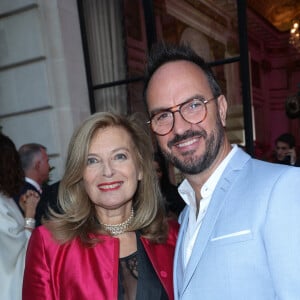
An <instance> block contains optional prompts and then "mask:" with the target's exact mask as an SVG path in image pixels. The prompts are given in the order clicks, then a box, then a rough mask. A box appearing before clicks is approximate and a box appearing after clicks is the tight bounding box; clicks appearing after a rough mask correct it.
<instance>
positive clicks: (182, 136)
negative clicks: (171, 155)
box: [167, 129, 207, 148]
mask: <svg viewBox="0 0 300 300" xmlns="http://www.w3.org/2000/svg"><path fill="white" fill-rule="evenodd" d="M195 136H196V137H203V138H204V139H206V138H207V132H206V131H205V130H204V129H203V130H201V131H192V130H188V131H186V132H185V133H184V134H180V135H179V134H176V135H175V136H174V138H173V139H172V140H171V141H169V142H168V144H167V145H168V147H169V148H171V147H172V146H174V145H175V144H177V143H180V142H181V141H184V140H186V139H189V138H193V137H195Z"/></svg>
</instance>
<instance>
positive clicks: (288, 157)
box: [274, 133, 300, 167]
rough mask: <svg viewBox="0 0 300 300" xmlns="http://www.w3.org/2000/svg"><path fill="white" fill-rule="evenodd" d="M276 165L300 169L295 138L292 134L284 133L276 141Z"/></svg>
mask: <svg viewBox="0 0 300 300" xmlns="http://www.w3.org/2000/svg"><path fill="white" fill-rule="evenodd" d="M274 162H275V163H279V164H284V165H292V166H296V167H300V160H299V159H297V151H296V144H295V137H294V136H293V135H292V134H290V133H283V134H281V135H280V136H279V137H278V138H277V139H276V140H275V161H274Z"/></svg>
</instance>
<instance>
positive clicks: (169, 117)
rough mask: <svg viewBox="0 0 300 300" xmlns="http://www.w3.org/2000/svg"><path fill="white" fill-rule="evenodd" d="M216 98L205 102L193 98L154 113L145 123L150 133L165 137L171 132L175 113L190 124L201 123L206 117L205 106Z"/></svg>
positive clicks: (201, 99)
mask: <svg viewBox="0 0 300 300" xmlns="http://www.w3.org/2000/svg"><path fill="white" fill-rule="evenodd" d="M216 98H217V97H213V98H210V99H207V100H206V99H204V98H200V97H194V98H192V99H189V100H187V101H185V102H183V103H180V104H178V105H175V106H173V107H170V108H168V109H162V110H159V111H157V112H155V113H154V114H153V115H152V116H151V118H150V120H149V121H148V122H147V123H148V124H150V125H151V129H152V131H153V132H154V133H156V134H157V135H166V134H168V133H169V132H171V130H172V129H173V127H174V120H175V118H174V113H175V112H179V113H180V115H181V117H182V118H183V119H184V120H185V121H187V122H189V123H191V124H198V123H201V122H203V121H204V120H205V118H206V115H207V107H206V104H207V103H208V102H209V101H211V100H214V99H216Z"/></svg>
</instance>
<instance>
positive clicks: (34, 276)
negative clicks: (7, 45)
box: [0, 43, 300, 300]
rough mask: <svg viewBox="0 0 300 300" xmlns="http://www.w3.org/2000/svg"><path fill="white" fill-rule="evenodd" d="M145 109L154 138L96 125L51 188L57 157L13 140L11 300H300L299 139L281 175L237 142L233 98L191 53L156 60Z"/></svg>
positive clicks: (7, 292)
mask: <svg viewBox="0 0 300 300" xmlns="http://www.w3.org/2000/svg"><path fill="white" fill-rule="evenodd" d="M170 74H172V76H170ZM144 99H145V104H146V107H147V110H148V113H149V121H148V122H147V123H148V125H149V126H146V125H147V124H146V122H145V120H141V119H140V118H138V117H137V116H136V115H130V116H125V115H121V114H116V113H111V112H99V113H95V114H93V115H91V116H90V117H89V118H87V119H86V120H85V121H84V122H83V123H82V124H81V126H80V127H79V128H78V129H77V130H76V131H75V132H74V134H73V136H72V138H71V140H70V143H69V148H68V155H67V159H66V164H65V171H64V174H63V176H62V178H61V180H59V181H57V182H55V183H54V184H52V185H44V183H45V182H48V180H49V172H50V164H49V157H48V154H47V148H46V147H45V146H44V145H41V144H37V143H28V144H25V145H23V146H21V147H20V148H19V151H18V150H17V149H16V147H15V144H14V143H13V141H12V140H11V139H10V138H9V137H8V136H6V135H4V134H1V135H0V151H1V155H0V214H1V218H0V219H1V220H0V241H1V246H2V247H1V251H0V278H1V282H2V283H3V284H4V285H3V287H4V288H2V289H1V291H0V295H1V299H4V300H10V299H14V300H18V299H24V300H27V299H28V300H29V299H30V300H40V299H46V300H47V299H49V300H50V299H51V300H52V299H66V300H68V299H70V300H71V299H94V298H97V299H112V300H115V299H118V300H127V299H128V300H133V299H145V300H146V299H149V300H154V299H155V300H156V299H171V300H172V299H182V300H184V299H187V300H190V299H200V297H201V299H205V300H215V299H234V300H235V299H256V300H267V299H270V300H271V299H274V300H275V299H284V300H287V299H289V300H291V299H299V295H300V286H299V284H298V278H299V276H300V258H299V255H298V253H299V249H300V224H299V223H300V218H299V216H300V201H299V196H298V195H297V190H298V189H297V187H298V186H299V184H300V168H297V166H300V162H299V159H298V157H297V151H296V145H295V139H294V137H293V136H292V135H290V134H283V135H281V136H279V137H278V138H277V139H276V141H275V153H276V160H274V162H275V163H269V162H264V161H262V160H258V159H254V158H252V157H250V156H249V155H248V154H247V153H246V152H245V151H244V150H243V149H241V148H240V147H238V145H234V144H231V143H230V141H229V139H228V137H227V135H226V131H225V127H226V115H227V107H228V103H227V100H226V97H225V95H224V94H223V92H222V90H221V87H220V85H219V83H218V81H217V79H216V78H215V76H214V74H213V72H212V70H211V69H210V67H209V65H208V64H207V63H206V62H205V61H204V60H203V59H202V58H201V57H199V56H198V55H197V54H196V53H195V52H194V51H193V49H192V48H191V47H189V46H188V45H184V44H179V45H174V44H166V43H158V44H157V45H155V46H154V47H153V48H152V50H151V52H150V53H149V57H148V60H147V66H146V73H145V85H144ZM150 131H152V133H153V135H154V136H155V138H156V140H157V144H158V149H154V147H153V140H152V137H151V136H150ZM170 166H172V167H176V168H177V169H178V170H179V171H180V172H181V173H182V174H183V177H184V180H183V181H182V182H181V183H180V185H179V186H177V185H176V184H175V183H174V182H172V181H171V180H170V177H169V167H170Z"/></svg>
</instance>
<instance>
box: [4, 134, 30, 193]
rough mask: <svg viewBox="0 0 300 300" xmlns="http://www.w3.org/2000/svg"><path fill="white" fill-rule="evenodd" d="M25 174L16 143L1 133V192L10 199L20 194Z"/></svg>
mask: <svg viewBox="0 0 300 300" xmlns="http://www.w3.org/2000/svg"><path fill="white" fill-rule="evenodd" d="M24 176H25V175H24V172H23V169H22V166H21V161H20V157H19V153H18V151H17V149H16V147H15V144H14V142H13V141H12V140H11V139H10V138H9V137H8V136H6V135H4V134H2V133H0V191H1V193H3V194H5V195H6V196H8V197H13V196H15V195H17V194H18V193H20V191H21V188H22V186H23V184H24Z"/></svg>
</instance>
